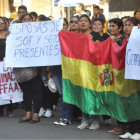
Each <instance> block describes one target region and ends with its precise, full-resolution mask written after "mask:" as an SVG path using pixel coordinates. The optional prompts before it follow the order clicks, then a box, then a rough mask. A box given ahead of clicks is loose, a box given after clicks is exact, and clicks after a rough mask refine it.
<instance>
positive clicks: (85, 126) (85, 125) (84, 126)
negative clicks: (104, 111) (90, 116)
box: [77, 121, 90, 129]
mask: <svg viewBox="0 0 140 140" xmlns="http://www.w3.org/2000/svg"><path fill="white" fill-rule="evenodd" d="M89 125H90V124H89V121H82V122H81V124H80V125H79V126H78V127H77V128H79V129H85V128H88V127H89Z"/></svg>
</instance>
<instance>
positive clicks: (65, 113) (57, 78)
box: [52, 72, 73, 121]
mask: <svg viewBox="0 0 140 140" xmlns="http://www.w3.org/2000/svg"><path fill="white" fill-rule="evenodd" d="M52 78H53V80H54V82H55V84H56V87H57V89H58V92H59V94H60V98H61V118H62V119H67V120H69V121H71V118H72V108H73V105H71V104H67V103H64V102H63V99H62V72H58V73H53V72H52Z"/></svg>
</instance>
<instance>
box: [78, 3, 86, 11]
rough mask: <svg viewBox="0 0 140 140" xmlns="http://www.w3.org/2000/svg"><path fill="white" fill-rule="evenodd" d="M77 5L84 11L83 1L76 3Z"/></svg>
mask: <svg viewBox="0 0 140 140" xmlns="http://www.w3.org/2000/svg"><path fill="white" fill-rule="evenodd" d="M78 5H79V7H81V9H82V10H83V11H84V10H85V6H84V4H83V3H78Z"/></svg>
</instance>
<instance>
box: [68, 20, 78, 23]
mask: <svg viewBox="0 0 140 140" xmlns="http://www.w3.org/2000/svg"><path fill="white" fill-rule="evenodd" d="M70 23H75V24H78V23H79V21H78V20H70Z"/></svg>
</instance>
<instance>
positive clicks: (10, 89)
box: [0, 62, 23, 105]
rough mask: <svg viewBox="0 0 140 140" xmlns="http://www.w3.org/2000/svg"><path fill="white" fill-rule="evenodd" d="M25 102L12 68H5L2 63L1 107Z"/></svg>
mask: <svg viewBox="0 0 140 140" xmlns="http://www.w3.org/2000/svg"><path fill="white" fill-rule="evenodd" d="M10 100H11V101H12V103H15V102H21V101H23V93H22V92H21V90H20V87H19V85H18V83H17V81H16V80H15V76H14V73H13V69H12V68H8V67H7V68H5V67H4V62H0V105H3V104H8V103H10Z"/></svg>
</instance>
